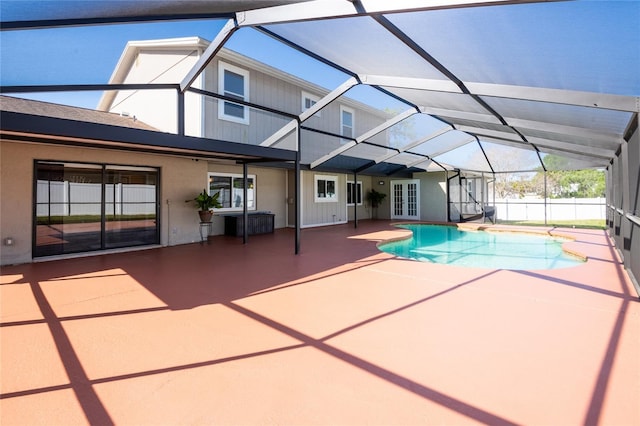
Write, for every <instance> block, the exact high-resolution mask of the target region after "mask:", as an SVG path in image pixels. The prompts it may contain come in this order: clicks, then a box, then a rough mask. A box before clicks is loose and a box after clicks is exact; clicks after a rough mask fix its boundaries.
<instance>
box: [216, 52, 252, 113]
mask: <svg viewBox="0 0 640 426" xmlns="http://www.w3.org/2000/svg"><path fill="white" fill-rule="evenodd" d="M225 70H227V71H231V72H233V73H236V74H239V75H241V76H242V77H243V80H244V81H243V83H244V98H243V100H245V101H247V102H248V101H249V99H250V98H249V81H250V80H249V77H250V73H249V71H248V70H245V69H243V68H239V67H236V66H235V65H231V64H227V63H226V62H222V61H218V93H220V94H221V95H224V93H225V91H224V71H225ZM225 102H229V101H225V100H224V99H219V100H218V119H220V120H225V121H232V122H234V123H240V124H249V113H250V110H249V107H247V106H244V105H243V106H242V108H244V118H238V117H235V116H233V115H226V114H225V113H224V104H225ZM231 103H232V102H231Z"/></svg>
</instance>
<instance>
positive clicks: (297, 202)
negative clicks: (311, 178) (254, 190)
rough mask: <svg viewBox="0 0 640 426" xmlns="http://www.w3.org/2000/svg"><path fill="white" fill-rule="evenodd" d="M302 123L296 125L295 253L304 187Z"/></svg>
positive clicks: (297, 247)
mask: <svg viewBox="0 0 640 426" xmlns="http://www.w3.org/2000/svg"><path fill="white" fill-rule="evenodd" d="M300 133H301V129H300V123H298V125H297V126H296V136H297V138H298V141H297V142H298V147H297V148H298V149H297V150H296V166H295V175H296V176H295V180H296V201H295V216H296V217H295V228H296V231H295V234H296V237H295V254H298V253H300V210H301V209H300V194H301V193H302V188H301V187H300V180H301V179H300V173H301V171H300V136H301V135H300Z"/></svg>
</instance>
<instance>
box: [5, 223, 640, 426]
mask: <svg viewBox="0 0 640 426" xmlns="http://www.w3.org/2000/svg"><path fill="white" fill-rule="evenodd" d="M406 233H407V231H405V230H401V229H398V228H395V227H393V226H391V224H390V223H389V222H386V221H362V222H360V226H359V227H358V228H357V229H354V228H353V227H352V225H349V226H346V225H345V226H335V227H327V228H318V229H307V230H303V231H302V245H301V254H300V255H298V256H295V255H294V254H293V231H292V230H289V229H285V230H278V231H276V232H275V233H274V234H269V235H261V236H255V237H250V240H249V244H247V245H243V244H242V239H241V238H234V237H222V236H221V237H215V238H213V241H212V242H211V243H210V244H206V243H205V244H197V243H196V244H190V245H183V246H176V247H170V248H159V249H152V250H144V251H137V252H130V253H120V254H111V255H102V256H94V257H85V258H77V259H67V260H59V261H53V262H43V263H34V264H27V265H18V266H11V267H3V268H2V273H1V279H2V280H1V285H0V296H1V303H2V304H1V308H2V310H1V312H0V317H1V326H2V327H1V328H0V333H1V342H0V343H1V345H2V346H1V359H0V362H1V388H0V391H1V394H2V395H1V400H0V423H1V424H2V425H15V424H22V425H36V424H46V425H72V424H93V425H108V424H120V425H149V424H163V425H168V424H225V425H226V424H243V425H250V424H251V425H252V424H264V425H270V424H280V425H307V424H330V425H359V424H384V425H390V424H401V425H417V424H450V425H459V424H491V425H502V424H504V425H509V424H527V425H581V424H588V425H595V424H602V425H640V402H639V401H640V303H638V297H637V294H636V292H635V289H634V287H633V285H632V283H631V282H630V280H629V278H628V276H627V275H626V273H625V271H624V269H623V267H622V265H621V263H620V260H619V258H618V256H617V254H616V251H615V249H614V247H613V246H612V242H611V240H610V239H609V238H608V237H607V235H606V233H605V232H604V231H598V230H582V229H566V230H563V233H566V234H570V235H572V236H573V237H575V238H576V241H575V242H572V243H569V245H570V246H571V249H572V250H576V251H579V252H582V253H584V254H586V255H587V256H588V257H589V260H588V262H586V263H585V264H584V265H581V266H577V267H575V268H567V269H558V270H547V271H505V270H488V269H473V268H457V267H450V266H443V265H435V264H427V263H419V262H414V261H408V260H402V259H397V258H393V257H392V256H390V255H387V254H385V253H381V252H379V251H378V250H377V248H376V243H377V242H378V241H380V240H384V239H387V238H392V237H398V236H402V235H406Z"/></svg>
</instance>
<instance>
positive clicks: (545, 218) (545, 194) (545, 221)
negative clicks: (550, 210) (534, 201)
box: [544, 170, 547, 226]
mask: <svg viewBox="0 0 640 426" xmlns="http://www.w3.org/2000/svg"><path fill="white" fill-rule="evenodd" d="M544 225H545V226H547V171H546V170H545V171H544Z"/></svg>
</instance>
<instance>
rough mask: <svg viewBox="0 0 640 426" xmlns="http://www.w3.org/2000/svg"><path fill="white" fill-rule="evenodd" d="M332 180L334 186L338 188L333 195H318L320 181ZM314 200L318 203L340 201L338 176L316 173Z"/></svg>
mask: <svg viewBox="0 0 640 426" xmlns="http://www.w3.org/2000/svg"><path fill="white" fill-rule="evenodd" d="M320 180H324V181H332V182H333V187H334V188H335V189H336V192H335V194H334V195H333V197H330V198H329V197H318V181H320ZM313 200H314V201H315V202H316V203H337V202H338V176H334V175H315V176H314V178H313Z"/></svg>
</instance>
